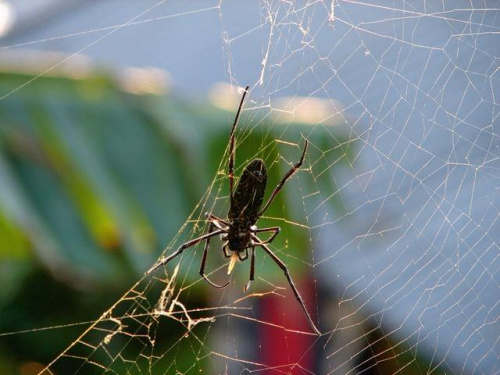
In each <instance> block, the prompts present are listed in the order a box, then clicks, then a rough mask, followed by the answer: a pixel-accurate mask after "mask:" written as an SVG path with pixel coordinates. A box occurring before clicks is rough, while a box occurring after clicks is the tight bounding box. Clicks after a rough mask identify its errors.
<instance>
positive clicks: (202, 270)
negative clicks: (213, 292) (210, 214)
mask: <svg viewBox="0 0 500 375" xmlns="http://www.w3.org/2000/svg"><path fill="white" fill-rule="evenodd" d="M214 227H215V224H214V223H210V227H209V229H208V232H211V233H213V232H212V231H213V230H214ZM210 239H211V237H208V238H207V241H206V242H205V248H204V249H203V256H202V258H201V265H200V275H201V277H203V279H205V281H206V282H207V283H209V284H210V285H212V286H213V287H215V288H219V289H222V288H225V287H226V286H228V285H229V281H228V282H227V283H225V284H224V285H219V284H215V283H214V282H212V281H210V279H209V278H208V277H207V276H206V275H205V266H206V264H207V255H208V248H209V246H210Z"/></svg>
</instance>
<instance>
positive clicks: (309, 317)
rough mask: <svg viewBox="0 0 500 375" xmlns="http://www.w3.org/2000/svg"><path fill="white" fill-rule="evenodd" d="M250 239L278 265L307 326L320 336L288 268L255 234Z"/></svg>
mask: <svg viewBox="0 0 500 375" xmlns="http://www.w3.org/2000/svg"><path fill="white" fill-rule="evenodd" d="M252 238H253V239H254V240H255V241H257V242H256V243H255V245H256V246H260V247H262V248H263V249H264V251H265V252H266V253H267V254H268V255H269V256H270V257H271V258H272V260H274V262H275V263H276V264H277V265H278V267H279V268H281V270H282V271H283V272H284V273H285V276H286V278H287V280H288V283H289V284H290V287H291V288H292V290H293V293H294V294H295V298H296V299H297V301H299V303H300V306H301V307H302V310H304V313H305V314H306V317H307V320H308V322H309V325H310V326H311V328H312V329H313V331H314V332H316V334H318V335H321V332H320V331H319V330H318V329H317V328H316V326H315V325H314V322H313V320H312V319H311V316H310V315H309V313H308V312H307V309H306V305H305V304H304V301H303V300H302V297H301V296H300V294H299V291H298V290H297V288H296V287H295V284H294V283H293V280H292V277H291V276H290V272H289V271H288V267H287V266H286V265H285V263H283V262H282V261H281V260H280V259H279V258H278V257H277V256H276V255H275V254H274V253H273V252H272V250H271V249H270V248H269V247H267V246H266V245H265V244H264V243H262V242H260V241H259V238H258V237H257V236H256V235H255V234H253V235H252Z"/></svg>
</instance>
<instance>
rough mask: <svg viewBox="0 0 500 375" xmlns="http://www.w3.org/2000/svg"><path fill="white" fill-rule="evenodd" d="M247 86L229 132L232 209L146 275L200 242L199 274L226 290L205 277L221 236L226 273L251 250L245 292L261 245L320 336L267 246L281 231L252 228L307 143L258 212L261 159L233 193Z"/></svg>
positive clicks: (213, 218)
mask: <svg viewBox="0 0 500 375" xmlns="http://www.w3.org/2000/svg"><path fill="white" fill-rule="evenodd" d="M248 88H249V87H248V86H247V87H246V88H245V92H244V93H243V97H242V98H241V102H240V105H239V107H238V112H237V113H236V118H235V119H234V123H233V126H232V129H231V135H230V137H229V165H228V169H229V171H228V172H229V192H230V199H231V207H230V208H229V213H228V218H227V220H223V219H220V218H218V217H217V216H215V215H212V214H208V215H207V219H208V221H209V222H210V225H209V228H208V233H207V234H205V235H203V236H200V237H198V238H195V239H193V240H190V241H188V242H186V243H184V244H182V245H181V246H180V247H179V248H178V249H177V251H175V252H174V253H173V254H171V255H169V256H167V257H163V258H161V259H160V260H159V261H158V262H157V263H156V264H155V265H153V267H151V269H150V270H149V271H148V272H147V273H148V274H149V273H151V272H153V271H154V270H156V269H157V268H159V267H161V266H163V265H165V264H167V263H168V262H170V261H171V260H172V259H174V258H175V257H176V256H178V255H179V254H181V253H182V252H183V251H184V250H186V249H187V248H190V247H191V246H194V245H196V244H197V243H199V242H202V241H206V243H205V248H204V250H203V257H202V259H201V266H200V275H201V276H202V277H203V278H204V279H205V280H206V281H207V282H208V283H209V284H210V285H212V286H214V287H216V288H225V287H226V286H227V285H228V284H229V281H228V282H227V283H226V284H224V285H217V284H215V283H213V282H212V281H210V280H209V279H208V278H207V277H206V275H205V265H206V262H207V255H208V249H209V246H210V239H211V238H212V237H214V236H217V235H222V239H223V240H224V241H225V243H224V245H223V248H222V252H223V254H224V256H225V257H226V258H230V261H229V267H228V274H230V273H231V271H232V269H233V267H234V265H235V264H236V262H237V261H238V260H245V259H247V258H248V249H251V250H252V255H251V260H250V279H249V281H248V283H247V284H246V285H245V291H246V290H247V289H248V288H249V286H250V283H251V282H252V281H253V280H254V275H255V247H256V246H260V247H261V248H262V249H264V251H265V252H266V253H267V254H268V255H269V256H270V257H271V258H272V260H274V262H275V263H276V264H277V265H278V266H279V267H280V268H281V269H282V271H283V272H284V273H285V276H286V278H287V280H288V283H289V284H290V286H291V288H292V290H293V293H294V294H295V297H296V298H297V301H299V303H300V305H301V307H302V309H303V310H304V313H305V314H306V317H307V320H308V322H309V324H310V326H311V328H312V329H313V330H314V332H315V333H316V334H318V335H319V334H320V332H319V331H318V329H317V328H316V326H315V325H314V323H313V321H312V319H311V316H310V315H309V313H308V312H307V309H306V307H305V304H304V301H303V300H302V297H301V296H300V294H299V292H298V290H297V288H296V287H295V284H294V283H293V281H292V278H291V276H290V273H289V271H288V268H287V266H286V265H285V264H284V263H283V262H282V261H281V260H280V259H279V258H278V257H277V256H276V255H275V254H274V253H273V252H272V251H271V249H269V247H268V246H267V244H268V243H270V242H272V241H273V240H274V238H275V237H276V236H277V235H278V233H279V232H280V228H279V227H270V228H260V229H258V228H257V226H256V225H255V224H256V223H257V220H259V218H260V217H261V216H262V214H263V213H264V212H265V211H266V209H267V208H268V207H269V205H270V204H271V202H272V201H273V200H274V198H275V197H276V195H277V194H278V193H279V192H280V191H281V188H282V187H283V185H284V184H285V182H286V181H287V180H288V179H289V178H290V177H292V175H293V174H294V173H295V172H296V171H297V170H298V169H299V168H300V166H301V165H302V162H303V161H304V156H305V154H306V151H307V145H308V142H307V140H306V141H305V145H304V150H303V151H302V156H301V157H300V160H299V162H298V163H297V164H295V165H294V166H293V167H292V168H291V169H290V170H289V171H288V172H287V174H286V175H285V176H284V177H283V178H282V179H281V181H280V183H279V184H278V185H277V186H276V188H275V189H274V191H273V193H272V194H271V197H270V198H269V199H268V201H267V203H266V204H265V205H264V207H263V208H262V209H261V206H262V202H263V199H264V193H265V190H266V183H267V170H266V165H265V164H264V162H263V161H262V160H261V159H254V160H252V161H251V162H250V163H248V165H247V166H246V168H245V169H244V171H243V173H242V174H241V176H240V179H239V181H238V185H237V186H236V190H234V188H233V187H234V157H235V150H234V143H235V131H236V126H237V124H238V118H239V116H240V112H241V108H242V106H243V102H244V100H245V95H246V93H247V91H248ZM262 232H273V233H272V235H271V237H269V238H268V239H267V240H264V241H262V240H261V239H260V238H259V237H257V233H262Z"/></svg>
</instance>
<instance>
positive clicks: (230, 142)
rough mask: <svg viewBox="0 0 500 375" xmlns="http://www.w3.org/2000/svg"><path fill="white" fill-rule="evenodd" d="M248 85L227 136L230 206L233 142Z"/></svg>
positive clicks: (232, 181) (232, 175)
mask: <svg viewBox="0 0 500 375" xmlns="http://www.w3.org/2000/svg"><path fill="white" fill-rule="evenodd" d="M249 88H250V86H247V87H245V91H244V92H243V96H242V97H241V101H240V106H239V107H238V112H236V117H235V118H234V122H233V127H232V128H231V135H230V136H229V163H228V176H229V196H230V198H231V206H232V205H233V187H234V157H235V155H234V154H235V151H234V143H235V140H234V138H235V131H236V126H237V125H238V119H239V118H240V113H241V108H242V107H243V102H244V100H245V96H246V94H247V92H248V89H249Z"/></svg>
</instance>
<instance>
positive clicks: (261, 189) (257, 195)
mask: <svg viewBox="0 0 500 375" xmlns="http://www.w3.org/2000/svg"><path fill="white" fill-rule="evenodd" d="M266 184H267V169H266V165H265V164H264V161H262V160H261V159H254V160H252V161H251V162H250V163H248V165H247V166H246V168H245V170H244V171H243V173H242V174H241V177H240V180H239V181H238V185H237V186H236V189H235V191H234V194H233V196H232V198H231V208H230V209H229V214H228V218H229V220H231V222H232V223H234V224H235V227H239V228H244V229H249V228H250V227H251V226H252V225H254V224H255V223H256V222H257V219H258V218H259V213H260V207H261V206H262V201H263V200H264V194H265V192H266Z"/></svg>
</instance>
